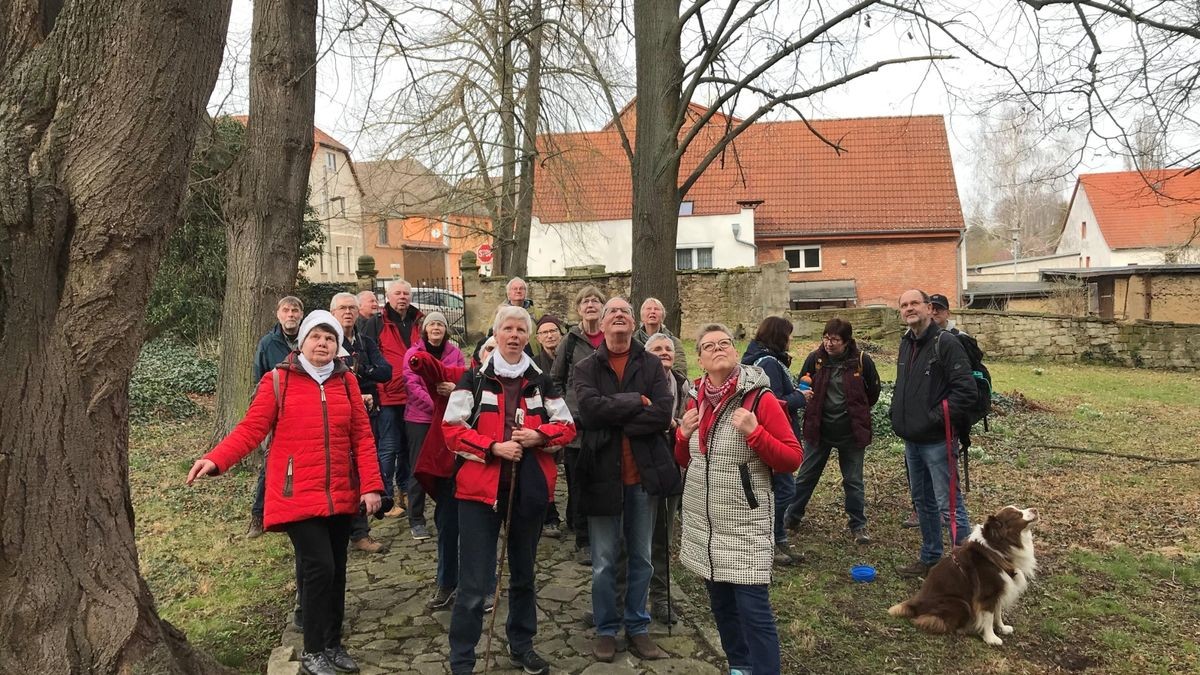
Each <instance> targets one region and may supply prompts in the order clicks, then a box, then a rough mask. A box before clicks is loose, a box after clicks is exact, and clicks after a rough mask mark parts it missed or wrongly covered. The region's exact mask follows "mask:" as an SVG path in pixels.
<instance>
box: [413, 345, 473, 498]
mask: <svg viewBox="0 0 1200 675" xmlns="http://www.w3.org/2000/svg"><path fill="white" fill-rule="evenodd" d="M408 367H409V373H410V374H412V375H415V376H417V377H419V378H421V380H422V381H423V382H424V383H425V387H426V389H428V391H429V398H430V399H431V400H432V401H433V423H431V424H430V425H429V432H428V433H426V434H425V442H424V443H422V444H421V453H420V455H418V459H417V465H416V466H415V467H413V475H414V476H416V478H417V482H418V483H420V484H421V487H422V488H423V489H424V490H425V494H427V495H429V496H430V497H433V499H435V500H436V499H437V496H436V495H437V490H436V489H434V488H435V487H436V481H437V479H438V478H449V477H450V476H453V475H454V453H453V452H450V449H449V448H447V447H446V437H445V436H444V435H443V434H442V418H443V417H445V415H446V405H447V404H448V403H449V401H450V397H449V396H441V395H439V394H438V393H437V385H438V383H440V382H458V381H459V380H461V379H462V376H463V373H465V372H466V371H467V369H466V368H465V367H463V366H448V365H446V364H444V363H442V362H441V361H439V360H438V359H437V357H435V356H434V355H433V354H430V353H429V352H416V353H414V354H413V355H412V356H411V357H409V360H408Z"/></svg>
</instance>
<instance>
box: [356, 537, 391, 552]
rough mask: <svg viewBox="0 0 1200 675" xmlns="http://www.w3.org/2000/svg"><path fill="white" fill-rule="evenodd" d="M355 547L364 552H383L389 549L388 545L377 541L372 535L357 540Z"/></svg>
mask: <svg viewBox="0 0 1200 675" xmlns="http://www.w3.org/2000/svg"><path fill="white" fill-rule="evenodd" d="M354 548H356V549H358V550H360V551H362V552H363V553H383V552H384V551H386V550H387V546H384V545H383V544H381V543H379V542H377V541H375V540H374V539H372V538H371V536H370V535H367V536H365V537H363V538H362V539H359V540H357V541H355V542H354Z"/></svg>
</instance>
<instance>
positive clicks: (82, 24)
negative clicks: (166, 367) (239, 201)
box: [0, 0, 229, 673]
mask: <svg viewBox="0 0 1200 675" xmlns="http://www.w3.org/2000/svg"><path fill="white" fill-rule="evenodd" d="M228 21H229V2H228V1H227V0H109V2H105V3H88V2H68V3H65V4H64V3H62V2H45V1H43V2H39V1H38V0H10V1H9V2H6V3H3V4H0V36H2V37H3V43H2V44H0V153H2V154H0V186H3V189H0V354H2V355H3V358H0V378H3V381H4V382H5V383H6V384H5V386H4V387H3V388H2V389H0V411H3V412H2V413H0V514H3V523H2V524H0V672H5V673H12V672H28V673H113V672H129V673H134V672H154V673H203V672H214V671H218V670H221V668H220V667H219V666H217V665H216V664H215V663H213V662H212V661H210V660H208V659H207V658H206V657H204V656H203V655H200V654H198V653H196V652H194V651H193V650H192V648H191V647H190V646H189V645H188V644H187V640H186V638H185V637H184V636H183V635H182V634H181V633H180V632H179V631H178V630H176V629H175V628H174V627H172V626H171V625H170V624H169V623H167V622H166V621H163V620H162V619H161V618H160V617H159V616H158V613H157V611H156V609H155V606H154V600H153V598H152V597H151V595H150V591H149V589H148V588H147V586H146V584H145V582H144V581H143V579H142V578H141V576H140V574H139V572H138V556H137V548H136V544H135V540H134V520H133V511H132V504H131V501H130V495H129V482H128V468H129V467H128V440H129V439H128V437H129V424H128V423H129V400H128V393H129V392H128V387H129V376H130V373H131V372H132V369H133V365H134V361H135V360H136V358H137V355H138V351H139V349H140V347H141V344H142V340H143V325H142V321H143V317H144V313H145V308H146V303H147V300H148V298H149V295H150V288H151V283H152V280H153V278H154V274H155V272H156V271H157V267H158V262H159V259H160V257H161V254H162V251H163V247H164V245H165V243H166V240H167V237H168V235H169V234H170V231H171V230H172V229H173V228H174V227H175V226H176V224H177V223H178V221H179V217H180V205H181V203H182V201H183V198H184V192H185V188H186V180H187V171H188V164H189V157H190V154H191V150H192V147H193V143H194V141H195V135H196V129H197V126H198V124H199V121H200V118H201V112H202V111H203V108H204V104H205V102H206V100H207V98H208V95H209V93H210V92H211V91H212V87H213V84H214V82H215V81H216V77H217V72H218V68H219V66H220V61H221V50H222V45H223V44H224V39H225V33H226V30H227V25H228Z"/></svg>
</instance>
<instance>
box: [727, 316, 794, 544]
mask: <svg viewBox="0 0 1200 675" xmlns="http://www.w3.org/2000/svg"><path fill="white" fill-rule="evenodd" d="M791 339H792V322H791V321H788V320H787V319H785V318H783V317H781V316H768V317H767V318H765V319H763V320H762V323H760V324H759V325H758V332H757V333H755V335H754V339H753V340H751V341H750V344H749V345H747V346H746V353H745V354H744V355H743V356H742V363H744V364H746V365H748V366H756V367H758V368H762V370H763V372H764V373H766V374H767V378H768V379H770V380H771V392H772V393H774V394H775V398H777V399H779V402H780V403H782V404H783V408H784V410H785V411H786V412H787V416H788V422H789V423H790V424H791V427H792V434H793V435H794V436H795V437H796V438H797V439H799V438H800V410H801V409H802V408H804V405H805V403H807V402H808V399H807V398H805V395H806V394H808V391H807V390H801V389H799V388H798V387H796V383H795V382H794V381H793V380H792V374H791V372H789V370H788V369H789V368H791V366H792V355H791V354H789V353H788V344H789V342H790V341H791ZM771 489H772V491H773V492H774V493H775V563H776V564H778V565H795V564H798V563H800V562H802V561H803V557H802V556H801V555H800V553H799V552H798V551H796V550H795V549H793V548H792V545H791V544H790V543H789V542H788V538H787V530H785V529H784V527H783V514H784V512H785V511H787V508H788V506H789V505H790V504H791V503H792V497H793V496H795V494H796V481H795V478H794V477H793V476H792V474H790V473H776V474H775V475H774V476H773V477H772V478H771Z"/></svg>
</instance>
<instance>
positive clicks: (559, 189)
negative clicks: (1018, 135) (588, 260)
mask: <svg viewBox="0 0 1200 675" xmlns="http://www.w3.org/2000/svg"><path fill="white" fill-rule="evenodd" d="M692 107H693V108H695V110H696V113H697V114H699V113H700V112H702V111H703V107H701V106H697V105H694V104H693V106H692ZM622 115H624V116H629V115H632V111H631V110H630V108H629V107H626V109H625V110H624V111H623V112H622ZM731 119H732V118H730V119H726V118H725V117H724V116H721V117H719V118H718V117H716V116H714V118H713V119H712V120H710V122H709V123H708V125H707V126H706V129H705V130H704V131H702V132H701V134H700V135H699V136H697V138H696V140H695V141H693V143H692V145H691V147H690V148H689V149H688V152H687V153H685V155H684V157H683V160H682V161H681V163H680V174H681V175H685V176H686V175H688V174H690V173H691V172H692V170H694V168H695V167H696V166H698V164H699V163H700V161H701V160H702V159H703V157H704V155H705V154H706V153H707V151H708V150H709V149H710V148H712V147H713V144H714V143H715V142H716V141H717V139H719V138H720V137H721V134H723V133H724V127H725V125H726V124H728V123H729V122H730V120H731ZM732 121H733V122H734V123H736V120H732ZM810 124H811V126H812V128H813V129H815V130H817V131H818V132H819V133H820V134H821V135H822V136H824V137H825V138H828V139H829V140H831V141H833V142H836V143H837V144H839V145H840V146H841V148H842V151H840V152H839V151H835V150H834V149H832V148H830V147H829V145H828V144H826V143H824V142H823V141H821V140H820V139H819V138H817V137H816V136H815V135H814V134H813V131H812V129H810V128H809V125H810ZM538 140H539V150H540V151H541V153H542V156H543V157H545V159H544V160H543V162H542V167H541V171H540V172H539V175H538V180H537V181H536V185H535V190H536V195H535V201H534V213H535V215H537V216H538V218H539V219H541V220H542V221H543V222H548V223H554V222H578V221H594V220H625V219H629V218H631V217H632V199H633V192H632V178H631V171H630V168H629V162H628V159H627V157H626V155H625V152H624V150H623V148H622V146H621V142H620V137H619V134H618V133H617V131H616V130H615V128H614V127H613V126H612V125H611V124H610V125H609V126H608V127H606V128H605V129H603V130H601V131H598V132H588V133H570V134H548V135H543V136H540V137H539V139H538ZM630 141H631V143H636V130H635V131H632V132H630ZM684 200H685V201H691V202H692V209H693V210H692V213H693V215H696V216H704V215H716V214H730V213H737V212H738V211H739V209H740V206H739V205H738V202H741V201H761V202H762V204H761V205H760V206H759V207H758V208H757V209H756V213H755V233H756V236H759V237H762V236H772V235H777V236H792V235H805V234H817V233H838V232H842V233H849V232H872V231H904V230H908V231H913V230H960V229H962V228H963V217H962V209H961V205H960V204H959V201H958V189H957V185H956V183H955V179H954V170H953V166H952V164H951V158H950V149H949V143H948V141H947V137H946V130H945V125H944V122H943V120H942V118H941V117H940V116H921V117H884V118H862V119H845V120H817V121H811V122H808V123H806V122H805V121H789V122H760V123H756V124H754V125H752V126H751V127H750V128H748V129H747V130H746V131H745V132H744V133H743V134H742V135H740V136H739V137H738V138H737V139H736V140H735V141H734V142H733V143H731V144H730V145H729V147H727V148H726V150H725V152H724V153H723V154H722V156H720V157H718V158H717V160H716V161H714V162H713V163H712V164H711V165H710V166H709V167H708V169H707V170H705V172H704V174H703V175H702V176H701V178H700V179H699V180H698V181H697V182H696V183H695V185H694V186H693V187H692V188H691V190H690V191H689V192H688V194H687V195H686V196H685V197H684Z"/></svg>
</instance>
